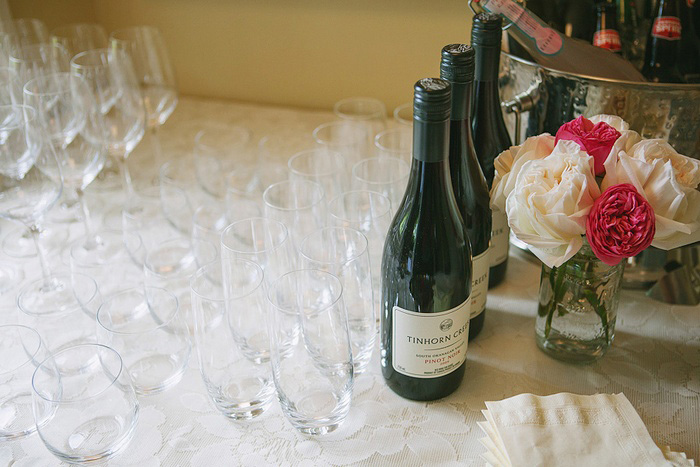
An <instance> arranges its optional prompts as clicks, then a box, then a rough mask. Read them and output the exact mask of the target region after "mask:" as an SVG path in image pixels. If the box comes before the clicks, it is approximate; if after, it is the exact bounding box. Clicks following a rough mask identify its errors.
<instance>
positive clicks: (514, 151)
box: [491, 133, 554, 212]
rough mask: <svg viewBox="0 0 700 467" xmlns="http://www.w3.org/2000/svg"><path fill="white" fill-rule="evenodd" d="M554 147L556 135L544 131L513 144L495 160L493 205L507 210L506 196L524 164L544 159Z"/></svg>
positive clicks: (511, 189) (513, 185)
mask: <svg viewBox="0 0 700 467" xmlns="http://www.w3.org/2000/svg"><path fill="white" fill-rule="evenodd" d="M553 149H554V136H552V135H550V134H548V133H544V134H541V135H539V136H531V137H529V138H528V139H526V140H525V142H524V143H523V144H522V145H520V146H511V147H510V149H506V150H505V151H503V152H502V153H501V154H499V155H498V157H497V158H496V160H495V161H494V168H495V174H494V177H493V184H492V185H491V207H492V208H495V209H498V210H500V211H503V212H505V209H506V198H508V195H509V194H510V192H511V191H513V188H515V179H516V178H517V176H518V173H520V170H521V169H522V167H523V165H524V164H525V163H526V162H528V161H531V160H535V159H543V158H545V157H547V156H548V155H550V154H551V153H552V150H553Z"/></svg>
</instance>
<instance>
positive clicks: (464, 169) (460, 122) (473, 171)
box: [440, 44, 491, 340]
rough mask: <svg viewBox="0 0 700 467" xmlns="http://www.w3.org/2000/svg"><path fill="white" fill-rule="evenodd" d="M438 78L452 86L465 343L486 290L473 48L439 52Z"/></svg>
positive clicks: (477, 324) (487, 237) (477, 326)
mask: <svg viewBox="0 0 700 467" xmlns="http://www.w3.org/2000/svg"><path fill="white" fill-rule="evenodd" d="M440 78H442V79H444V80H446V81H449V82H450V85H451V86H452V112H451V114H450V156H449V159H450V174H451V177H452V190H453V191H454V194H455V199H456V200H457V206H458V207H459V212H460V214H461V215H462V220H463V221H464V226H465V227H466V229H467V235H468V236H469V241H470V244H471V248H472V291H471V314H470V320H469V340H471V339H473V338H474V337H476V335H477V334H479V332H481V329H482V328H483V327H484V318H485V315H486V295H487V293H488V288H489V266H490V263H489V244H490V241H491V208H490V207H489V201H490V197H489V188H488V186H487V185H486V179H485V178H484V174H483V172H482V171H481V167H479V161H478V160H477V158H476V152H475V150H474V142H473V141H472V128H471V126H472V124H471V119H470V113H471V100H472V91H473V89H472V88H473V84H474V49H472V48H471V47H470V46H468V45H466V44H451V45H447V46H445V47H444V48H443V49H442V60H441V61H440Z"/></svg>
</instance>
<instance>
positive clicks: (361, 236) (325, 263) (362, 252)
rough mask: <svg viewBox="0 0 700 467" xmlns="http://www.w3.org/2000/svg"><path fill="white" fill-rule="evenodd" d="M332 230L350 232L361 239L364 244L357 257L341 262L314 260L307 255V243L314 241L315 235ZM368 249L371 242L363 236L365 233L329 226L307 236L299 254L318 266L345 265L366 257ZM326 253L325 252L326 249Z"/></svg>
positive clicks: (349, 228) (350, 228)
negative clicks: (305, 249) (305, 247)
mask: <svg viewBox="0 0 700 467" xmlns="http://www.w3.org/2000/svg"><path fill="white" fill-rule="evenodd" d="M330 230H335V231H342V232H343V233H348V232H349V233H351V234H352V235H354V236H355V237H356V238H358V239H361V240H362V242H363V247H362V251H360V252H358V253H357V254H355V255H353V256H351V257H348V258H344V259H343V260H341V261H324V260H320V259H317V258H312V257H311V256H309V254H308V253H306V252H305V251H304V246H305V245H307V242H309V241H311V240H313V239H312V237H313V236H315V235H316V236H318V235H319V234H321V233H323V232H328V231H330ZM368 247H369V241H368V240H367V237H366V236H365V234H363V233H362V232H360V231H359V230H357V229H353V228H352V227H338V226H329V227H323V228H322V229H318V230H316V231H314V232H311V233H310V234H309V235H307V236H306V237H304V239H303V240H302V241H301V245H299V254H300V255H301V256H303V257H304V258H306V259H307V260H309V261H312V262H314V263H317V264H323V265H331V264H334V265H344V264H348V263H352V262H353V261H355V260H357V259H359V258H361V257H362V255H364V254H365V253H369V252H368ZM324 251H325V249H324Z"/></svg>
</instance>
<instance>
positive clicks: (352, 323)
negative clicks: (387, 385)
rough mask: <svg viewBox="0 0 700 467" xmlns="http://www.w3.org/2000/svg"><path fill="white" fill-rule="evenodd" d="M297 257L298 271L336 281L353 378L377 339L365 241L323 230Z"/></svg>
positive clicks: (358, 235) (345, 231) (339, 229)
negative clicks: (315, 272) (327, 275)
mask: <svg viewBox="0 0 700 467" xmlns="http://www.w3.org/2000/svg"><path fill="white" fill-rule="evenodd" d="M299 253H300V255H301V262H300V263H301V264H300V265H299V266H300V267H301V268H303V269H318V270H322V271H327V272H330V273H331V274H333V275H334V276H336V277H337V278H338V279H340V282H341V283H342V285H343V301H344V302H345V306H346V308H347V314H348V325H349V329H350V343H351V345H352V361H353V366H354V370H355V375H358V374H360V373H362V372H364V371H365V369H366V368H367V365H368V364H369V361H370V358H371V357H372V350H373V349H374V341H375V338H376V336H377V325H376V323H377V315H376V313H375V309H374V296H373V291H372V273H371V269H370V263H369V252H368V251H367V238H366V237H365V236H364V235H362V233H360V232H358V231H357V230H353V229H346V228H343V227H326V228H325V229H321V230H318V231H316V232H314V233H312V234H310V235H309V236H308V237H306V238H305V239H304V241H303V242H302V244H301V248H300V249H299Z"/></svg>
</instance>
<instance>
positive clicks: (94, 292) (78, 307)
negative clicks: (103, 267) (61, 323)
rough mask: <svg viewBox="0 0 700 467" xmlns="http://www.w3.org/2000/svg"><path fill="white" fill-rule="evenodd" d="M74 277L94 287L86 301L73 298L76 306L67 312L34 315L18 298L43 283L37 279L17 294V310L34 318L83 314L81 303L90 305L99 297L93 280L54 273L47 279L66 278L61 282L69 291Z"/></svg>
mask: <svg viewBox="0 0 700 467" xmlns="http://www.w3.org/2000/svg"><path fill="white" fill-rule="evenodd" d="M74 276H78V277H82V278H83V279H85V280H87V283H88V284H91V285H93V286H94V287H93V289H92V293H91V294H90V298H88V299H86V300H78V297H75V299H76V303H75V305H76V306H75V307H70V308H69V309H68V310H63V311H56V310H53V311H49V312H48V313H42V312H37V313H35V312H32V311H28V310H26V309H25V308H24V306H23V305H22V302H21V301H20V297H22V295H24V291H25V290H27V289H30V288H31V287H32V286H33V285H36V284H39V283H43V282H44V281H45V279H43V278H42V279H37V280H35V281H32V282H29V283H27V284H25V286H24V287H22V289H21V290H20V291H19V293H18V294H17V308H19V310H20V311H21V312H22V313H24V314H25V315H27V316H31V317H34V318H50V317H56V316H62V315H66V314H70V313H74V312H76V311H79V312H81V313H84V312H85V310H84V307H83V303H90V302H92V301H93V300H94V299H95V297H98V296H99V295H100V288H99V287H98V285H97V281H96V280H95V279H94V278H92V277H90V276H88V275H87V274H83V273H81V272H60V273H54V274H51V275H49V276H48V278H49V279H59V278H67V279H68V280H67V281H64V282H63V284H64V286H68V287H70V288H71V289H74V287H73V277H74ZM73 295H75V290H73Z"/></svg>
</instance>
